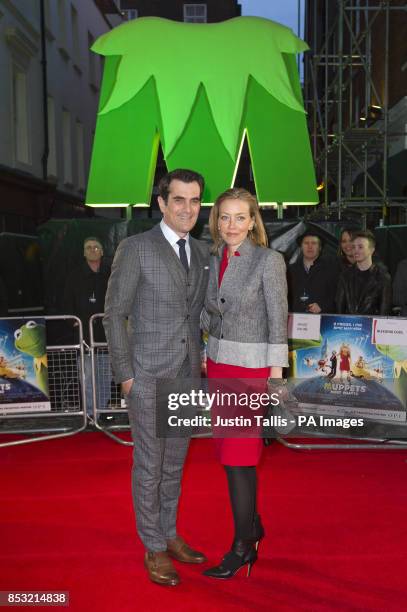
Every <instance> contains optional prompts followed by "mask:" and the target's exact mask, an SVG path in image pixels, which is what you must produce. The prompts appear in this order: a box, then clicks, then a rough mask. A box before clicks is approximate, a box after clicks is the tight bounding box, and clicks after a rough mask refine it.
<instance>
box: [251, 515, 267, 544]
mask: <svg viewBox="0 0 407 612" xmlns="http://www.w3.org/2000/svg"><path fill="white" fill-rule="evenodd" d="M264 536H265V531H264V527H263V524H262V522H261V518H260V514H255V515H254V519H253V542H254V548H255V550H256V552H257V551H258V550H259V545H260V542H261V540H262V539H263V538H264Z"/></svg>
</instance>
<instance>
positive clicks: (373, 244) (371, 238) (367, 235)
mask: <svg viewBox="0 0 407 612" xmlns="http://www.w3.org/2000/svg"><path fill="white" fill-rule="evenodd" d="M355 238H366V240H368V241H369V246H370V247H372V248H375V247H376V238H375V237H374V235H373V234H372V232H371V231H370V230H359V231H357V232H352V242H353V240H355Z"/></svg>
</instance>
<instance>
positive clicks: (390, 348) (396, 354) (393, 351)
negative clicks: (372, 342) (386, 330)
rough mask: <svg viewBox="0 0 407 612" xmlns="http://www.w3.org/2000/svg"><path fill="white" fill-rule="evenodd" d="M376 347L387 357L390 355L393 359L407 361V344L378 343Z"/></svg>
mask: <svg viewBox="0 0 407 612" xmlns="http://www.w3.org/2000/svg"><path fill="white" fill-rule="evenodd" d="M376 349H377V350H378V351H379V353H382V355H384V356H385V357H389V358H390V359H392V360H393V361H406V359H407V346H400V345H398V344H397V345H392V344H376Z"/></svg>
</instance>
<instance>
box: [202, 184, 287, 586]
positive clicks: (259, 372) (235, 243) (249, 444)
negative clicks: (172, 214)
mask: <svg viewBox="0 0 407 612" xmlns="http://www.w3.org/2000/svg"><path fill="white" fill-rule="evenodd" d="M209 226H210V230H211V234H212V238H213V241H214V246H213V257H212V258H211V265H210V275H209V283H208V290H207V295H206V301H205V308H204V311H203V316H202V322H203V328H204V329H205V330H206V331H207V332H208V345H207V373H208V378H210V379H218V380H219V379H220V380H222V379H235V383H234V384H232V385H229V386H230V388H231V389H232V391H235V392H236V391H237V392H239V393H242V390H246V392H247V394H249V393H250V391H251V392H252V391H253V389H254V390H255V391H262V392H266V391H267V381H269V392H270V391H271V392H272V393H273V392H276V391H277V392H278V391H280V390H281V382H282V381H281V378H282V368H283V367H285V366H287V365H288V360H287V359H288V348H287V283H286V271H285V264H284V260H283V258H282V256H281V255H280V254H279V253H277V252H275V251H272V250H270V249H268V248H266V247H267V235H266V231H265V228H264V225H263V221H262V219H261V216H260V211H259V206H258V203H257V200H256V198H255V197H254V196H253V195H251V194H250V193H249V192H248V191H246V190H245V189H238V188H234V189H229V190H228V191H225V192H224V193H222V194H221V195H220V196H219V197H218V199H217V200H216V202H215V204H214V206H213V208H212V211H211V214H210V219H209ZM245 379H246V383H247V384H246V385H245V384H243V387H242V381H243V383H244V381H245ZM247 379H249V380H250V382H249V380H247ZM254 379H255V380H254ZM249 386H250V388H251V389H250V391H249V389H248V387H249ZM233 387H235V388H234V389H233ZM217 411H218V415H219V414H221V415H222V416H227V409H225V407H224V406H223V407H219V406H218V407H217ZM257 412H259V411H257ZM213 416H214V415H213ZM231 420H233V419H231ZM256 422H257V421H256ZM215 444H216V448H217V451H218V455H219V458H220V461H221V463H222V464H223V465H224V466H225V470H226V475H227V479H228V486H229V495H230V501H231V505H232V511H233V518H234V527H235V537H234V542H233V545H232V549H231V551H230V552H229V553H227V554H226V555H225V557H224V558H223V560H222V562H221V563H220V565H218V566H216V567H214V568H211V569H209V570H207V571H205V572H204V574H205V575H207V576H211V577H214V578H230V577H231V576H233V575H234V574H235V573H236V572H237V571H238V570H239V569H240V568H241V567H243V566H244V565H247V566H248V573H250V568H251V566H252V564H253V563H254V562H255V561H256V559H257V546H258V542H259V540H260V539H261V538H262V537H263V535H264V530H263V527H262V524H261V521H260V517H259V515H258V514H257V512H256V481H257V478H256V465H257V463H258V461H259V459H260V455H261V451H262V448H263V445H262V440H261V438H260V436H259V435H258V436H256V437H249V438H241V437H235V438H232V437H229V438H222V439H219V438H218V439H217V438H216V437H215ZM255 544H256V545H255Z"/></svg>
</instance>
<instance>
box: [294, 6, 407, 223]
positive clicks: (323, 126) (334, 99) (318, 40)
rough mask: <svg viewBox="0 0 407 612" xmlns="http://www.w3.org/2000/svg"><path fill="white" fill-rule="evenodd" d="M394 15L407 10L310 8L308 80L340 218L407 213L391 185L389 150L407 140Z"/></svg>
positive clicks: (320, 157)
mask: <svg viewBox="0 0 407 612" xmlns="http://www.w3.org/2000/svg"><path fill="white" fill-rule="evenodd" d="M392 11H398V12H404V13H407V4H405V3H401V2H400V3H398V4H397V3H396V2H392V1H391V0H373V1H372V0H309V1H308V2H307V3H306V13H305V37H306V40H307V42H308V44H309V46H310V52H309V53H307V54H305V59H304V62H305V66H304V81H305V98H306V108H307V111H308V117H309V123H310V134H311V142H312V147H313V154H314V160H315V165H316V172H317V176H318V180H319V182H320V186H321V189H323V204H324V205H325V206H326V207H328V206H330V207H333V208H336V209H337V211H338V218H339V219H340V218H341V212H342V211H343V210H344V208H349V207H352V208H356V209H364V210H366V209H373V210H374V209H382V211H383V213H382V217H383V218H386V215H387V213H388V209H389V208H390V207H394V206H396V207H404V209H405V210H406V211H407V193H392V186H391V185H389V158H390V157H389V144H390V142H391V139H392V138H397V137H403V136H406V133H405V132H402V133H400V131H398V133H396V132H394V131H393V132H392V131H391V129H390V127H391V126H389V110H390V109H389V41H390V37H391V35H392V32H391V29H390V14H391V12H392ZM403 17H404V15H403ZM400 27H402V26H400ZM379 49H380V50H381V55H380V58H379V61H377V58H378V56H379V55H378V54H379ZM372 58H375V62H374V65H373V63H372ZM393 191H394V190H393Z"/></svg>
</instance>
